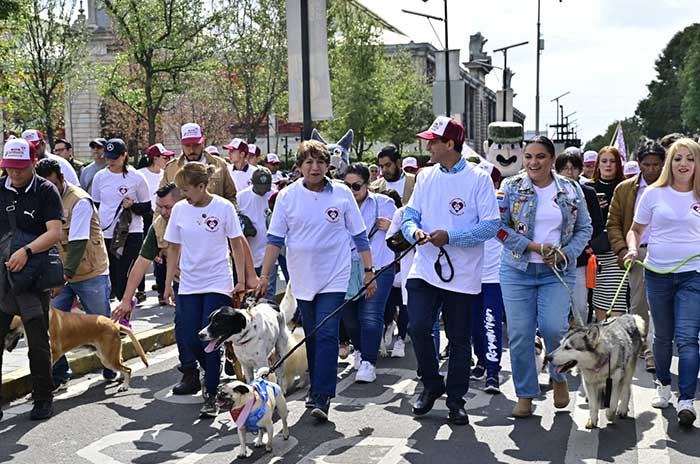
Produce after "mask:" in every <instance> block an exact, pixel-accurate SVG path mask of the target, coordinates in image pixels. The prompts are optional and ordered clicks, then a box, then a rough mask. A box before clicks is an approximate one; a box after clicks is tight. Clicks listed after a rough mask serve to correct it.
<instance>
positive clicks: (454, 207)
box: [450, 198, 466, 216]
mask: <svg viewBox="0 0 700 464" xmlns="http://www.w3.org/2000/svg"><path fill="white" fill-rule="evenodd" d="M465 206H466V205H465V204H464V200H462V199H461V198H454V199H452V200H450V213H451V214H454V215H455V216H461V215H462V214H464V207H465Z"/></svg>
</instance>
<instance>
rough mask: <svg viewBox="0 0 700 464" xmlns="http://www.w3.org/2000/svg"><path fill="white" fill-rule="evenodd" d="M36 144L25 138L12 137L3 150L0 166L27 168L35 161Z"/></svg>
mask: <svg viewBox="0 0 700 464" xmlns="http://www.w3.org/2000/svg"><path fill="white" fill-rule="evenodd" d="M34 159H35V156H34V145H32V144H31V143H30V142H27V141H26V140H24V139H18V138H14V139H10V140H7V141H6V142H5V146H4V148H3V150H2V161H0V168H15V169H25V168H28V167H29V166H31V165H32V163H33V162H34Z"/></svg>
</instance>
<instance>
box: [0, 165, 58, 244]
mask: <svg viewBox="0 0 700 464" xmlns="http://www.w3.org/2000/svg"><path fill="white" fill-rule="evenodd" d="M6 182H7V176H2V177H0V205H2V206H1V207H0V236H3V235H5V233H7V232H8V231H9V230H10V222H9V220H8V217H7V212H6V207H7V206H8V205H7V204H5V203H6V201H7V200H6V197H7V192H8V189H7V187H6ZM15 190H17V192H16V193H15V192H13V190H12V189H10V190H9V192H10V193H12V194H14V196H15V201H16V203H15V218H16V221H17V228H18V229H21V230H23V231H25V232H28V233H31V234H34V235H37V236H38V235H41V234H43V233H44V232H46V222H48V221H63V220H64V216H63V202H62V201H61V195H59V194H58V190H56V187H55V186H54V185H53V184H52V183H51V182H49V181H48V180H46V179H44V178H43V177H39V176H37V175H35V176H34V179H33V180H32V182H31V183H30V184H29V186H28V187H24V188H20V189H15Z"/></svg>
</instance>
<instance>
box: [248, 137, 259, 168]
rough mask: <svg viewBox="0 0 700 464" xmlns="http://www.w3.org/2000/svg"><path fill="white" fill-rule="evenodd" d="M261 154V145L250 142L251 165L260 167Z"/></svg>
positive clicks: (249, 161)
mask: <svg viewBox="0 0 700 464" xmlns="http://www.w3.org/2000/svg"><path fill="white" fill-rule="evenodd" d="M261 154H262V150H260V147H259V146H257V145H255V144H252V143H249V144H248V163H250V165H251V166H254V167H256V168H257V167H258V163H259V162H260V155H261Z"/></svg>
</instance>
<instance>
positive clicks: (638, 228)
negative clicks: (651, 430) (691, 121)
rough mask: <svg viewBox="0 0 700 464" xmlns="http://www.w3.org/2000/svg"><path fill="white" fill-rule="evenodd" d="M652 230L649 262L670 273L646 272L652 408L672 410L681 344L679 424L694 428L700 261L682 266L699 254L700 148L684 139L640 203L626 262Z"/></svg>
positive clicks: (672, 150)
mask: <svg viewBox="0 0 700 464" xmlns="http://www.w3.org/2000/svg"><path fill="white" fill-rule="evenodd" d="M647 227H648V228H649V241H648V247H647V256H646V258H645V259H644V263H645V264H647V265H648V266H649V267H651V268H653V269H654V270H656V271H665V272H669V273H668V274H659V273H657V272H654V271H650V270H648V269H647V270H645V271H644V280H645V285H646V291H647V300H648V301H649V311H650V313H651V317H652V320H653V321H654V328H655V333H654V347H653V349H654V358H655V359H656V395H655V396H654V397H653V398H652V401H651V405H652V406H653V407H655V408H666V407H668V405H669V403H670V400H671V372H670V369H671V358H672V355H673V346H672V344H673V341H674V340H675V342H676V348H677V350H678V390H679V398H678V407H677V411H678V421H679V423H680V424H681V425H683V426H688V427H690V426H692V424H693V422H694V421H695V417H696V413H695V408H694V406H693V400H694V399H695V388H696V386H697V381H698V369H699V367H700V354H698V333H699V332H700V311H698V301H700V261H697V260H691V261H689V262H687V263H685V264H683V265H682V266H681V264H682V263H683V261H685V259H686V258H688V257H690V256H693V255H695V254H697V253H698V244H700V145H699V144H698V143H697V142H695V141H693V140H691V139H689V138H682V139H679V140H678V141H676V142H675V143H674V144H673V145H671V148H670V149H669V151H668V154H667V156H666V161H665V163H664V168H663V171H662V172H661V176H660V177H659V179H658V180H657V181H656V182H655V183H653V184H652V185H651V186H649V187H648V188H647V189H646V191H645V192H644V193H643V194H642V197H641V198H640V199H639V206H638V207H637V211H636V212H635V215H634V222H633V223H632V227H631V229H630V231H629V232H628V233H627V248H628V249H629V252H628V253H627V255H625V258H624V259H625V260H634V259H636V258H637V254H638V249H639V243H640V239H641V236H642V234H644V231H645V230H646V229H647ZM679 266H680V267H679ZM677 267H678V268H677ZM676 268H677V269H676ZM671 271H673V272H671Z"/></svg>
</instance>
